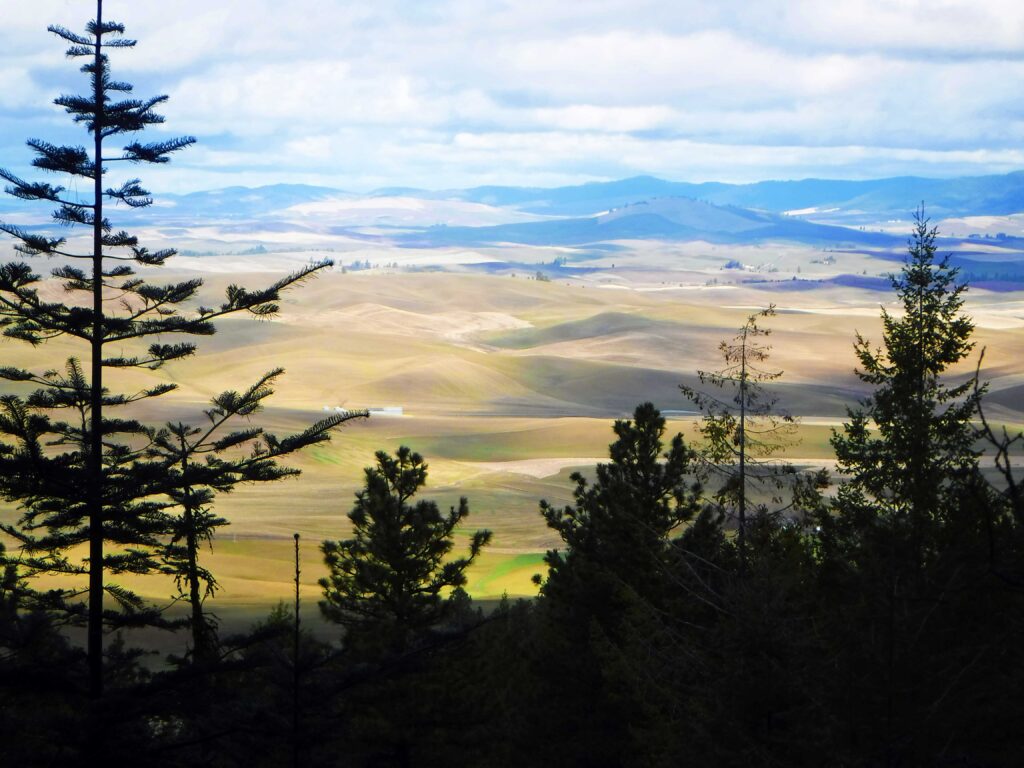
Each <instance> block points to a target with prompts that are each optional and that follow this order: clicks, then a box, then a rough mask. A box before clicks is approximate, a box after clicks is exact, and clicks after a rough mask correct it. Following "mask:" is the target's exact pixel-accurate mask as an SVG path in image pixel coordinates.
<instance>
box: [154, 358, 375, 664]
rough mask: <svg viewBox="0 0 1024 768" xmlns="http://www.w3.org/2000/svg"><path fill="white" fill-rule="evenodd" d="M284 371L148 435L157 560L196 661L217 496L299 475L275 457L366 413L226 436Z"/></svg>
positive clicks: (211, 631)
mask: <svg viewBox="0 0 1024 768" xmlns="http://www.w3.org/2000/svg"><path fill="white" fill-rule="evenodd" d="M283 373H284V370H283V369H281V368H277V369H275V370H273V371H270V372H268V373H266V374H264V375H263V376H262V377H260V379H259V380H258V381H257V382H256V383H255V384H253V385H252V386H251V387H249V388H248V389H246V390H245V391H244V392H234V391H228V392H222V393H221V394H219V395H217V396H216V397H214V398H213V400H212V401H211V404H210V405H211V407H210V409H209V410H207V411H205V414H204V415H205V417H206V423H205V424H204V425H203V426H195V425H192V424H185V423H182V422H178V423H174V424H168V425H167V426H166V427H165V428H164V429H162V430H160V431H154V432H153V433H152V435H151V443H152V446H153V447H152V449H151V451H150V459H151V461H152V466H153V467H155V468H156V469H157V471H159V472H160V474H161V476H162V477H163V478H164V482H165V483H166V487H167V490H166V495H167V496H168V497H169V499H170V501H171V506H169V507H168V508H167V509H166V510H165V513H166V514H167V516H168V525H167V529H168V532H169V540H167V541H166V542H165V543H164V544H163V546H162V547H161V548H160V559H161V565H162V568H163V569H165V570H167V571H169V572H170V573H171V574H172V575H173V576H174V579H175V582H176V584H177V587H178V595H177V599H183V600H185V601H186V602H187V603H188V606H189V614H190V617H189V628H190V630H191V634H192V650H193V654H194V656H195V658H196V659H197V660H202V659H204V658H205V657H207V656H209V654H210V651H211V650H212V649H213V646H214V643H215V634H216V633H215V629H216V627H215V625H214V624H213V623H212V621H211V619H210V618H209V617H208V616H206V615H204V613H203V603H204V602H205V600H206V598H207V597H209V596H211V595H212V594H213V593H214V592H215V591H216V589H217V586H218V585H217V581H216V579H215V578H214V576H213V574H212V573H210V571H209V570H208V569H206V568H204V567H203V566H202V565H200V563H199V553H200V549H201V547H202V546H203V544H209V545H210V546H212V540H213V536H214V533H215V532H216V530H217V529H218V528H220V527H222V526H224V525H227V524H228V521H227V520H226V519H224V518H223V517H219V516H217V515H216V514H215V513H214V512H213V509H212V507H213V502H214V499H215V497H216V495H217V494H219V493H229V492H231V491H232V490H233V489H234V488H235V486H237V485H239V484H242V483H257V482H272V481H275V480H280V479H282V478H285V477H290V476H295V475H298V474H299V473H300V472H299V470H298V469H294V468H290V467H284V466H281V465H280V464H278V463H277V461H276V459H278V458H280V457H282V456H286V455H288V454H290V453H293V452H295V451H298V450H301V449H302V448H305V447H307V446H310V445H315V444H317V443H322V442H324V441H326V440H329V439H330V431H331V430H332V429H334V428H335V427H337V426H339V425H340V424H342V423H344V422H346V421H350V420H352V419H356V418H361V417H365V416H366V415H367V413H366V411H346V412H344V413H336V414H332V415H331V416H328V417H327V418H326V419H322V420H320V421H318V422H316V423H315V424H313V425H311V426H310V427H309V428H308V429H306V430H304V431H302V432H300V433H298V434H295V435H289V436H287V437H284V438H279V437H277V436H275V435H273V434H270V433H267V432H265V431H264V430H263V429H262V428H261V427H257V426H248V427H245V428H243V429H235V430H232V431H228V432H227V433H226V434H225V433H224V430H225V429H227V425H228V424H229V423H231V422H235V421H237V420H238V419H243V418H244V419H248V418H250V417H251V416H253V415H254V414H256V413H259V412H260V411H261V410H262V408H263V401H264V400H265V399H266V398H268V397H270V396H271V395H272V394H273V393H274V390H273V388H272V387H273V385H274V383H275V381H276V380H277V378H278V377H279V376H281V374H283ZM245 449H248V452H247V453H246V452H243V451H244V450H245ZM175 512H177V514H175ZM296 535H298V534H296Z"/></svg>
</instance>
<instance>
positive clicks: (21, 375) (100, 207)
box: [0, 0, 329, 698]
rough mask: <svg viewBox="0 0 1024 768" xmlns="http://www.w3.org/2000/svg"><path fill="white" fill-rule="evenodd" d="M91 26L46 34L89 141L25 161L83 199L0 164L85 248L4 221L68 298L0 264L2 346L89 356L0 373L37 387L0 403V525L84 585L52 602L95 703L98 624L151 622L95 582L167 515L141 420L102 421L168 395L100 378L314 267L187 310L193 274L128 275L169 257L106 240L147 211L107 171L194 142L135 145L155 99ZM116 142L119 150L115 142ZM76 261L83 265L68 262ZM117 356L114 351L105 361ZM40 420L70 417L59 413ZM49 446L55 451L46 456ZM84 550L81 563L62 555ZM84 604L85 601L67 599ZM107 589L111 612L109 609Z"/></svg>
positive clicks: (173, 348)
mask: <svg viewBox="0 0 1024 768" xmlns="http://www.w3.org/2000/svg"><path fill="white" fill-rule="evenodd" d="M96 9H97V10H96V18H95V19H94V20H93V21H90V22H89V23H88V24H87V25H86V28H85V33H84V34H78V33H75V32H72V31H70V30H68V29H66V28H64V27H59V26H51V27H50V28H49V29H50V31H51V32H53V33H54V34H56V35H57V36H58V37H60V38H61V39H62V40H64V41H65V42H67V43H68V44H69V48H68V49H67V53H68V56H70V57H74V58H82V59H84V60H85V64H84V65H83V67H82V71H83V72H84V73H85V74H86V75H87V76H88V77H89V82H90V88H89V91H88V93H86V94H85V95H82V96H61V97H59V98H58V99H56V101H55V103H56V104H57V105H58V106H60V107H62V108H63V109H64V110H65V111H66V112H67V113H68V114H70V115H71V116H72V119H73V120H74V121H75V122H76V123H80V124H83V125H84V127H85V128H86V129H87V131H88V132H89V134H90V135H91V145H90V146H89V147H88V148H86V147H83V146H60V145H54V144H52V143H49V142H47V141H43V140H39V139H30V140H29V141H28V146H29V147H30V148H31V149H32V151H33V152H34V153H35V158H34V160H33V165H34V166H35V167H36V168H39V169H40V170H43V171H47V172H50V173H55V174H58V175H61V176H71V177H73V178H80V179H84V180H86V182H87V183H88V186H89V188H90V190H91V195H87V196H86V197H85V198H84V199H83V198H81V197H79V196H78V195H77V194H75V193H73V192H71V191H69V190H66V189H64V188H63V187H60V186H54V185H51V184H48V183H45V182H31V181H26V180H23V179H21V178H19V177H18V176H16V175H15V174H13V173H11V172H9V171H6V170H0V177H2V178H4V179H5V180H6V181H7V182H8V186H7V191H8V192H9V193H11V194H13V195H14V196H16V197H19V198H22V199H25V200H34V201H41V202H48V203H52V204H54V205H55V206H56V209H55V211H54V214H53V216H54V219H55V220H56V221H57V222H58V223H60V224H61V225H66V226H68V227H84V228H85V229H86V230H87V231H88V232H89V233H90V241H91V247H88V248H79V247H77V246H76V245H74V244H73V243H69V241H68V240H67V239H66V238H65V237H48V236H44V235H39V234H35V233H33V232H31V231H28V230H26V229H24V228H21V227H18V226H15V225H12V224H7V223H2V222H0V230H2V231H4V232H6V233H8V234H9V235H11V236H12V237H13V238H15V240H16V244H15V249H16V250H18V251H19V252H20V253H22V254H23V255H25V256H30V257H31V256H39V255H43V256H47V257H54V258H55V259H56V260H57V261H58V263H60V264H61V265H60V266H58V267H56V268H55V269H53V270H52V272H51V275H52V277H53V279H54V280H55V281H59V283H60V284H62V285H63V287H64V288H65V290H66V291H67V292H68V295H69V296H70V297H72V299H74V298H75V297H81V300H80V301H77V302H75V301H72V302H71V303H61V302H58V301H53V300H51V299H50V298H48V296H49V292H48V291H46V290H41V289H43V288H44V287H45V286H46V285H47V283H46V281H44V280H43V278H41V277H40V275H38V274H36V273H34V272H33V270H32V268H31V267H30V266H29V265H28V264H27V263H25V262H14V263H8V264H4V265H0V327H2V328H3V333H4V336H6V337H7V338H11V339H17V340H21V341H25V342H28V343H29V344H32V345H38V344H41V343H43V342H45V341H47V340H49V339H53V338H56V337H61V336H63V337H68V338H70V339H73V340H75V341H77V342H80V343H81V345H82V346H83V348H84V349H85V350H87V353H86V354H84V355H83V358H84V360H85V362H84V364H83V363H82V362H80V360H79V358H77V357H76V358H71V359H70V360H68V362H67V364H66V366H65V368H64V371H63V372H62V371H58V370H54V369H49V370H45V371H44V372H41V373H40V372H33V371H29V370H24V369H16V368H11V367H7V368H3V369H0V377H3V378H5V379H7V380H9V381H13V382H19V383H21V384H22V385H26V386H33V385H34V386H36V387H37V389H36V390H35V391H34V392H32V393H31V394H29V395H28V396H27V397H24V398H19V397H14V396H10V397H5V398H4V400H3V403H2V410H3V415H2V418H0V432H2V433H3V434H5V435H6V436H7V437H8V438H10V439H13V445H9V446H8V447H7V448H5V449H3V450H0V494H2V496H3V498H5V499H6V500H8V501H15V502H17V503H18V504H19V505H20V507H21V510H22V516H21V518H20V520H19V523H18V524H17V525H16V526H5V527H4V530H5V531H6V532H7V533H8V534H10V535H13V536H14V537H15V538H16V539H17V540H18V543H19V545H20V549H21V554H20V557H22V560H23V562H24V564H25V567H26V570H27V571H28V572H55V573H60V574H65V575H68V576H83V577H87V585H86V586H83V587H75V588H68V589H65V590H62V591H60V592H59V593H55V594H54V597H55V602H57V603H59V604H60V605H61V608H62V609H63V610H64V611H65V612H67V613H68V615H70V616H72V617H76V618H78V619H80V620H81V621H82V622H83V623H84V624H85V625H86V626H87V645H88V666H89V688H90V691H91V695H92V696H93V697H94V698H98V697H99V696H101V695H102V692H103V686H104V675H103V630H104V625H105V624H108V625H112V626H125V625H129V624H137V623H141V622H145V621H151V620H153V619H154V618H155V616H154V615H153V612H152V611H150V610H148V609H147V607H146V606H145V605H144V604H143V602H142V601H141V600H139V599H138V597H137V596H135V595H134V594H132V593H131V592H130V591H129V590H127V589H125V588H123V587H121V586H119V585H117V584H115V583H111V582H109V581H107V579H106V574H107V573H110V574H113V575H116V574H119V573H146V572H150V571H152V570H153V569H154V568H155V567H157V561H156V557H155V553H156V552H158V551H159V545H160V535H161V533H162V530H161V527H162V525H163V518H162V515H161V514H160V505H159V504H158V503H154V502H152V501H151V500H149V499H147V495H148V494H150V492H151V487H152V486H151V485H150V484H151V483H153V482H155V479H154V477H153V472H152V469H151V467H149V468H148V467H147V466H145V463H144V462H143V463H140V462H139V459H141V458H143V457H144V456H145V453H146V450H147V448H148V446H147V444H146V443H147V440H148V439H149V435H150V433H149V432H147V430H146V428H145V427H144V426H143V425H142V424H141V423H139V422H138V421H137V420H135V419H132V418H130V417H123V418H116V417H113V416H111V415H110V413H109V411H110V409H112V408H117V407H121V406H128V405H131V404H132V403H136V402H138V401H140V400H144V399H148V398H152V397H156V396H158V395H162V394H164V393H166V392H168V391H170V390H171V389H173V388H174V385H171V384H159V385H155V386H153V387H150V388H147V389H144V390H143V391H141V392H136V393H130V394H118V393H115V392H113V391H111V390H110V389H109V387H108V384H107V382H106V381H105V378H106V377H105V372H106V371H108V370H111V369H113V370H119V369H129V368H145V369H150V370H152V369H156V368H159V367H161V366H162V365H164V364H165V363H168V362H170V361H173V360H180V359H182V358H185V357H188V356H189V355H191V354H193V352H194V351H195V345H194V344H192V343H189V342H179V343H161V342H159V341H158V342H157V343H151V344H149V345H148V346H146V345H145V340H146V339H147V338H148V337H153V336H157V337H162V336H165V335H172V334H186V335H192V336H205V335H210V334H212V333H213V332H214V330H215V329H214V324H213V322H212V321H213V320H215V319H217V318H218V317H222V316H224V315H227V314H231V313H235V312H243V311H244V312H249V313H251V314H253V315H254V316H256V317H260V318H267V317H270V316H272V315H273V314H274V313H275V312H276V311H277V309H278V304H277V302H278V299H279V296H280V293H281V291H282V290H283V289H285V288H287V287H288V286H291V285H294V284H296V283H297V282H299V281H301V280H302V279H303V278H306V277H308V276H310V275H311V274H313V273H314V272H316V271H317V270H318V269H320V268H322V267H325V266H327V265H328V264H329V262H321V263H318V264H312V265H310V266H309V267H306V268H304V269H302V270H300V271H298V272H296V273H295V274H292V275H289V276H287V277H285V278H284V279H282V280H279V281H277V282H276V283H274V284H273V285H271V286H269V287H268V288H265V289H261V290H257V291H251V290H247V289H245V288H242V287H239V286H234V285H233V286H230V287H229V288H228V290H227V295H226V298H225V300H224V302H223V303H221V304H220V305H219V306H217V307H212V308H211V307H202V306H201V307H199V308H198V309H196V310H194V311H186V310H185V309H183V307H182V305H183V304H185V303H188V302H190V301H191V300H193V299H194V298H195V297H196V296H197V293H198V291H199V289H200V287H201V285H202V281H201V280H198V279H194V280H186V281H184V282H179V283H172V284H167V285H154V284H151V283H147V282H146V281H144V280H143V279H141V278H140V277H138V276H137V275H136V272H135V269H136V268H137V267H145V268H148V267H159V266H161V265H163V264H164V263H165V262H166V261H167V260H168V259H169V258H171V257H172V256H173V255H174V251H173V250H172V249H162V250H157V251H150V250H149V249H148V248H146V247H144V246H143V245H141V244H140V243H139V240H138V238H137V237H136V236H134V235H131V234H129V233H128V232H127V231H124V230H116V229H115V228H114V226H113V224H112V223H111V221H110V220H109V219H108V218H107V216H106V211H107V204H108V203H111V204H116V203H124V204H125V205H126V206H128V207H129V208H142V207H146V206H148V205H150V204H151V203H152V197H151V196H150V194H149V192H148V191H147V190H146V189H144V188H143V186H142V184H141V182H140V180H139V179H136V178H130V177H125V178H122V179H121V180H120V181H118V182H114V183H110V179H109V177H110V176H111V175H113V169H114V167H116V166H117V165H118V164H128V165H136V164H140V163H146V164H163V163H166V162H168V160H169V159H170V156H171V155H173V154H174V153H175V152H178V151H179V150H182V149H184V148H186V147H188V146H189V145H191V144H192V143H193V142H194V141H195V140H194V138H193V137H191V136H186V137H182V138H176V139H169V140H164V141H157V142H151V143H141V142H139V141H138V140H131V137H133V136H134V134H136V133H138V132H139V131H142V130H144V129H145V128H147V127H149V126H152V125H155V124H159V123H162V122H163V117H161V116H160V115H159V114H158V113H157V112H156V109H157V107H159V105H160V104H162V103H163V102H164V101H165V100H166V97H165V96H156V97H152V98H147V99H139V98H135V97H132V96H130V95H126V94H130V93H131V90H132V86H131V85H130V84H128V83H124V82H120V81H117V80H114V79H113V77H112V75H111V71H110V64H109V61H108V57H107V51H108V50H109V49H124V48H131V47H133V46H134V45H135V41H134V40H129V39H127V38H125V37H123V33H124V27H123V25H121V24H118V23H116V22H112V21H106V20H104V18H103V4H102V0H97V3H96ZM121 137H128V138H126V143H123V144H122V146H121V149H120V150H117V151H111V146H112V145H113V143H114V141H115V140H117V139H119V138H121ZM80 262H85V263H86V265H87V268H86V269H82V268H80V267H79V266H77V264H78V263H80ZM109 350H116V351H113V352H111V351H109ZM51 414H57V415H60V414H69V416H68V418H67V419H66V420H65V419H64V418H60V419H56V420H55V417H53V416H51ZM45 442H50V443H52V444H53V445H54V446H55V447H57V448H59V449H60V451H59V452H55V451H54V449H52V448H44V446H43V443H45ZM81 544H87V545H88V555H87V556H86V557H85V558H84V559H82V560H76V559H75V558H74V557H72V555H71V552H72V550H73V549H74V548H75V547H77V546H78V545H81ZM83 594H87V595H88V605H87V607H84V608H83V606H81V604H80V603H78V602H76V600H75V598H76V597H78V596H80V595H83ZM104 594H108V595H110V596H111V597H112V598H113V599H114V600H115V602H116V604H117V606H118V610H105V607H104Z"/></svg>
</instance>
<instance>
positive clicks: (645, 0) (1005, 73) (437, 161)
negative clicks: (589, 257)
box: [0, 0, 1024, 188]
mask: <svg viewBox="0 0 1024 768" xmlns="http://www.w3.org/2000/svg"><path fill="white" fill-rule="evenodd" d="M8 5H9V6H11V7H10V8H5V9H4V25H3V27H2V29H0V109H2V110H4V112H5V113H6V114H5V115H4V119H5V122H4V125H5V132H6V131H7V128H11V129H14V130H16V129H18V128H20V127H22V126H23V127H24V134H23V135H24V136H28V135H41V134H45V133H46V132H48V131H50V130H52V126H51V124H50V122H49V121H50V118H51V117H52V116H53V110H52V108H48V107H46V106H45V102H46V100H47V99H48V98H51V96H47V94H52V93H56V92H59V91H61V90H75V89H77V88H79V87H81V85H82V80H81V76H80V75H79V74H78V73H76V72H75V66H74V65H73V64H69V63H68V62H67V61H65V60H64V59H63V57H62V56H61V48H62V43H61V42H60V41H58V40H55V39H53V38H52V36H51V35H48V34H47V33H46V32H45V26H46V25H47V24H49V23H54V22H56V23H61V24H64V25H65V26H68V27H70V28H72V29H80V28H81V27H82V25H83V24H84V22H85V21H86V20H87V17H88V16H89V12H90V11H91V8H90V7H89V6H90V5H91V3H84V2H81V1H80V0H37V1H36V2H33V3H21V2H18V3H14V2H10V3H8ZM104 8H105V12H106V13H107V14H108V16H112V17H113V18H116V19H118V20H120V21H123V22H124V23H125V24H126V25H127V26H128V34H129V36H132V37H137V38H138V39H139V47H138V49H136V50H135V51H132V52H118V53H117V54H116V58H115V66H116V67H117V68H118V69H117V72H118V73H119V74H120V75H121V76H124V77H125V78H126V79H130V80H133V81H135V82H137V84H138V85H139V91H140V93H142V94H147V93H153V92H155V93H161V92H166V93H169V94H170V96H171V101H170V103H169V104H168V106H167V109H166V110H165V113H166V115H167V119H168V122H167V124H166V126H161V127H160V129H159V130H160V131H165V132H168V133H194V134H196V135H197V136H198V137H199V138H200V141H201V147H202V148H197V149H195V150H191V151H190V152H188V153H185V154H183V155H182V157H181V159H180V161H179V162H178V168H177V170H172V171H168V174H169V175H167V176H164V174H161V178H168V179H171V180H172V181H170V182H169V183H170V184H171V185H174V186H177V187H178V188H181V186H183V185H184V186H188V181H187V180H188V178H189V174H192V176H191V178H192V179H194V186H196V187H198V186H203V185H204V184H206V183H208V181H209V180H213V179H224V178H227V177H228V176H231V175H234V176H235V177H237V178H239V179H241V178H245V179H250V180H251V179H262V180H263V181H265V182H272V181H282V180H299V179H305V180H310V179H313V178H315V179H318V180H320V183H326V182H327V181H328V180H330V182H331V183H332V184H334V185H337V186H343V187H353V188H359V187H365V186H372V185H375V184H384V185H403V184H420V185H427V186H433V187H441V186H453V185H456V184H471V183H484V182H502V181H509V182H511V181H513V180H515V181H517V182H525V183H537V184H539V183H545V182H543V181H542V180H549V181H550V180H552V179H558V180H569V179H577V180H578V179H582V178H588V177H593V178H597V177H607V176H609V175H622V174H626V173H642V172H646V173H654V174H659V175H662V176H669V177H674V178H686V179H705V178H722V179H725V178H734V179H735V178H744V179H751V178H764V177H795V176H802V175H831V176H836V175H851V176H860V177H864V176H878V175H884V174H887V173H916V172H919V173H926V174H934V173H962V172H967V171H972V172H977V173H985V172H998V171H1002V170H1009V169H1012V168H1015V167H1017V165H1018V164H1019V156H1018V154H1017V150H1016V147H1018V146H1022V145H1024V109H1022V108H1021V106H1019V102H1020V93H1021V92H1022V91H1024V88H1022V86H1024V4H1021V3H1019V2H1018V0H1013V1H1012V2H1011V1H1008V0H927V2H926V1H925V0H832V1H831V2H828V3H822V2H818V1H817V0H766V1H765V2H757V3H751V2H749V1H747V0H719V1H717V2H711V0H676V2H672V3H666V2H664V0H588V2H587V3H551V2H550V0H516V1H515V2H509V1H508V0H437V1H436V2H431V3H420V2H415V1H414V0H377V2H375V3H373V4H353V3H301V4H300V3H284V4H282V3H280V2H279V0H217V2H210V1H209V0H177V2H175V3H174V5H173V9H171V10H169V9H168V6H166V5H163V4H158V3H140V2H129V0H107V2H106V3H105V5H104ZM59 135H60V136H63V134H59ZM5 143H8V142H6V141H5ZM25 164H27V160H26V159H25V158H24V157H22V156H20V155H19V156H15V157H13V158H6V157H4V158H0V165H7V166H11V167H14V168H19V167H23V166H24V165H25ZM204 179H205V180H207V181H203V180H204Z"/></svg>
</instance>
